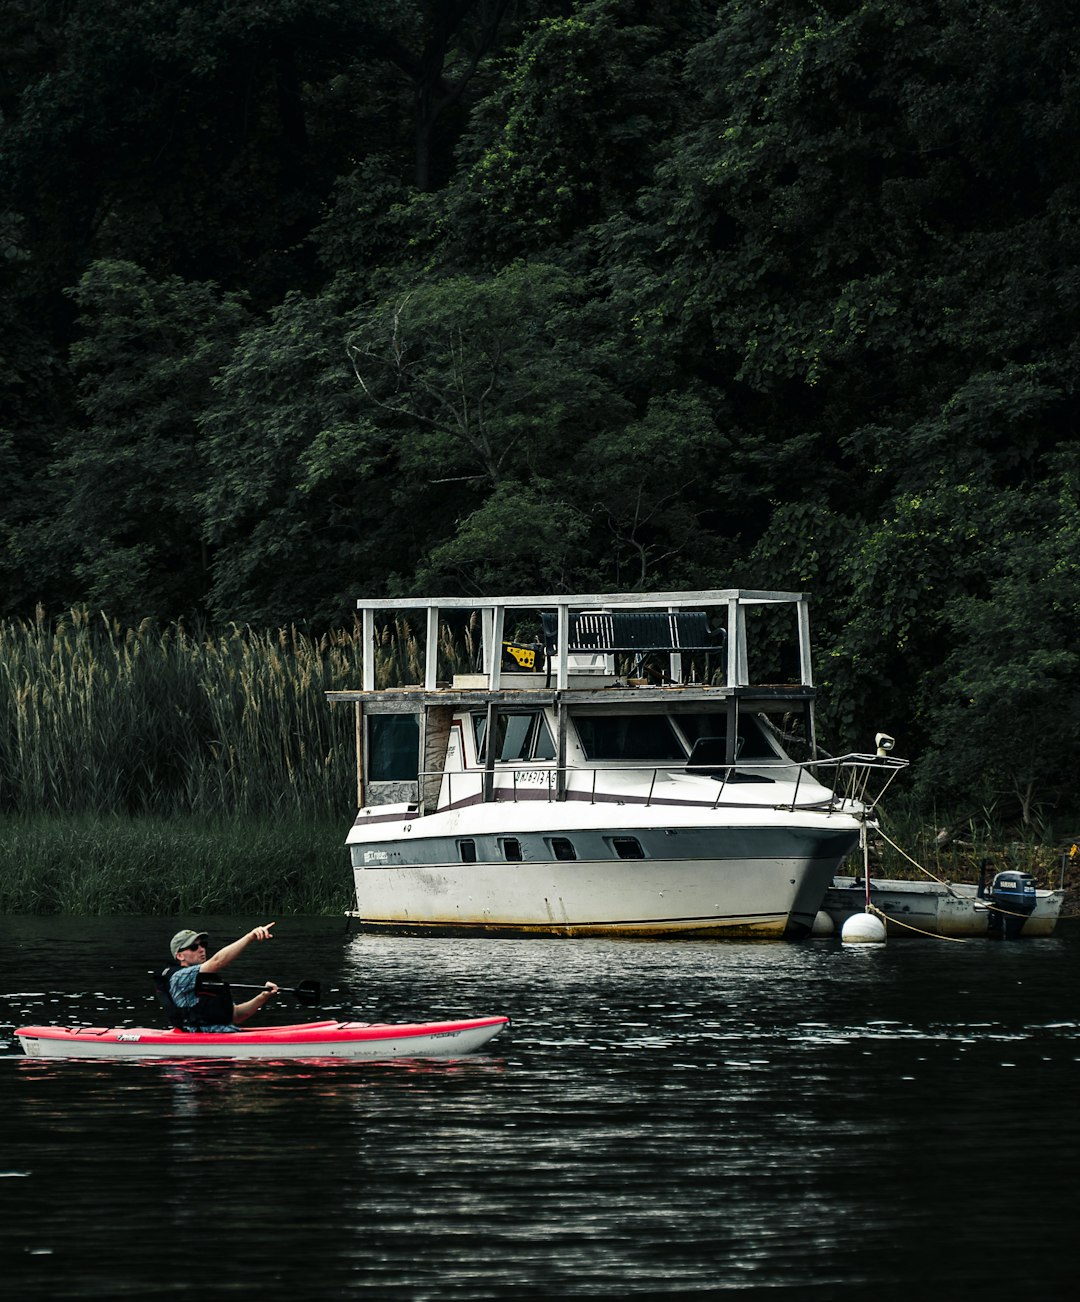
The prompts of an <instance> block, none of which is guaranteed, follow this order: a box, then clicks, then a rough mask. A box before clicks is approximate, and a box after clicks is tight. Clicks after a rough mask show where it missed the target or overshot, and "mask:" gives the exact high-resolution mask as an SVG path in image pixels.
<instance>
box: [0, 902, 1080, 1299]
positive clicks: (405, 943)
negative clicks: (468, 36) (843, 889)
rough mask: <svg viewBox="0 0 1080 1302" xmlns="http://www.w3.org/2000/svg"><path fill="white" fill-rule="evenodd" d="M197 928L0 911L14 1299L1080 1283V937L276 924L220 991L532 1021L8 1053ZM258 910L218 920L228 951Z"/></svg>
mask: <svg viewBox="0 0 1080 1302" xmlns="http://www.w3.org/2000/svg"><path fill="white" fill-rule="evenodd" d="M185 921H187V920H184V919H176V920H170V919H166V920H164V921H162V920H161V919H156V920H154V919H141V918H130V917H126V918H107V919H100V918H94V919H72V918H18V917H7V918H0V1023H6V1024H7V1029H6V1030H3V1031H0V1040H2V1041H4V1044H3V1046H2V1047H0V1138H2V1144H0V1199H2V1200H3V1201H2V1206H0V1213H2V1214H0V1252H2V1261H3V1274H2V1278H3V1282H4V1286H5V1291H6V1294H7V1296H9V1297H11V1298H16V1297H21V1296H23V1295H26V1296H29V1297H32V1298H42V1299H61V1298H134V1297H138V1298H140V1299H142V1298H153V1299H162V1298H165V1299H168V1298H178V1299H179V1298H184V1299H189V1298H191V1299H200V1302H202V1300H205V1299H218V1298H221V1299H228V1298H241V1297H251V1298H260V1299H274V1300H276V1299H286V1298H288V1299H292V1300H295V1302H307V1300H308V1299H331V1298H351V1297H355V1296H367V1297H373V1298H390V1299H392V1298H402V1299H433V1300H434V1299H447V1298H451V1299H453V1298H462V1299H465V1298H468V1299H483V1298H517V1299H522V1302H527V1300H528V1299H531V1298H619V1297H625V1296H632V1295H638V1294H659V1295H664V1296H667V1295H677V1294H699V1295H706V1296H709V1295H714V1296H715V1295H726V1294H729V1293H730V1294H732V1295H734V1296H735V1297H738V1298H757V1297H761V1298H779V1297H791V1298H799V1299H802V1298H808V1299H830V1298H843V1299H849V1298H850V1299H856V1298H858V1299H863V1298H865V1299H901V1298H903V1299H921V1298H933V1299H951V1298H972V1299H974V1298H979V1299H982V1300H983V1302H986V1300H987V1299H1009V1302H1014V1300H1015V1299H1017V1298H1018V1297H1022V1298H1034V1299H1039V1300H1040V1302H1042V1300H1045V1299H1055V1298H1065V1297H1070V1298H1071V1297H1073V1296H1074V1295H1075V1293H1076V1284H1075V1278H1074V1277H1075V1275H1076V1272H1077V1264H1078V1257H1080V1254H1078V1252H1077V1247H1076V1240H1075V1239H1074V1235H1075V1234H1076V1230H1075V1224H1076V1217H1077V1214H1078V1206H1077V1204H1078V1197H1077V1195H1078V1193H1080V1120H1078V1117H1080V1109H1078V1094H1080V1091H1078V1084H1080V932H1078V931H1076V930H1075V929H1074V927H1075V924H1072V923H1068V922H1067V923H1063V924H1062V925H1061V927H1060V929H1059V934H1058V935H1057V936H1055V937H1053V938H1051V939H1046V940H1027V941H1019V942H1013V943H1006V942H994V941H985V940H979V941H967V942H962V943H949V942H945V941H940V940H930V939H913V940H890V941H889V943H888V944H887V945H885V946H874V947H865V946H857V947H853V946H848V947H845V946H843V945H841V944H840V943H839V942H838V941H836V940H827V941H822V940H817V941H811V942H808V943H804V944H802V945H786V944H783V943H776V944H750V943H733V942H719V943H717V942H684V943H650V942H644V943H643V942H605V941H567V940H552V941H547V940H522V941H515V940H485V941H479V940H477V941H469V940H465V941H462V940H445V941H443V940H412V939H392V938H386V937H378V938H368V937H361V936H357V935H355V934H352V935H350V934H348V933H347V932H346V929H345V923H344V920H338V919H327V918H293V919H289V918H285V919H281V920H279V922H278V927H277V932H278V937H277V939H276V940H274V941H273V942H271V943H270V944H265V945H259V946H252V947H251V948H250V949H249V950H248V951H247V952H246V954H245V955H244V956H243V957H242V958H241V959H240V960H239V961H238V962H237V963H236V964H234V965H233V967H232V968H231V969H230V976H231V977H232V979H233V980H235V981H241V980H245V979H246V980H252V981H261V980H263V979H264V978H266V977H270V976H272V977H274V978H275V979H277V980H278V981H280V982H282V983H287V984H295V983H296V982H298V981H301V980H304V979H317V980H320V981H321V982H322V983H323V985H324V990H325V991H327V995H326V999H325V1003H324V1007H325V1008H326V1010H327V1013H328V1015H336V1014H339V1013H340V1014H342V1015H349V1016H359V1017H360V1018H362V1019H363V1020H407V1019H413V1018H418V1017H427V1016H440V1017H441V1016H458V1015H462V1016H465V1015H473V1014H484V1013H493V1012H505V1013H509V1014H510V1015H511V1016H512V1017H513V1019H514V1025H513V1030H512V1032H511V1033H510V1035H508V1036H507V1037H505V1038H503V1039H501V1040H496V1041H495V1042H494V1043H493V1045H492V1046H490V1047H489V1049H488V1051H486V1052H484V1053H482V1054H477V1055H474V1056H472V1057H469V1058H463V1059H461V1060H458V1061H455V1062H429V1063H406V1062H401V1061H399V1062H394V1063H385V1064H379V1063H373V1064H367V1065H363V1064H353V1063H341V1062H335V1063H327V1064H311V1063H303V1062H301V1063H280V1064H271V1063H263V1062H248V1063H237V1064H228V1063H201V1064H200V1063H187V1064H177V1063H133V1062H128V1063H123V1062H117V1063H78V1062H54V1063H50V1062H43V1061H40V1060H34V1059H29V1058H25V1057H23V1056H22V1055H21V1054H20V1053H19V1052H18V1051H17V1048H16V1047H15V1045H14V1044H13V1043H12V1039H11V1033H10V1028H11V1026H17V1025H25V1024H35V1023H48V1022H53V1023H60V1024H77V1023H81V1024H90V1025H121V1024H127V1025H135V1024H140V1023H146V1022H150V1024H156V1023H158V1021H159V1019H158V1018H157V1015H156V1013H155V1009H154V1005H153V1003H152V1001H151V999H150V987H149V982H148V979H147V976H146V972H147V970H148V969H149V968H150V967H152V966H154V965H160V964H162V963H164V962H165V961H166V959H167V953H166V951H167V948H168V940H169V937H170V936H171V934H172V932H173V931H174V930H177V929H178V927H179V926H180V925H181V924H182V923H183V922H185ZM262 921H266V919H262V918H244V919H236V918H234V919H218V918H210V919H207V918H202V919H199V920H197V923H196V925H200V926H202V925H205V926H207V927H208V928H209V929H210V931H211V935H212V938H213V939H214V940H215V941H217V942H224V941H226V940H228V939H231V938H233V937H235V936H236V935H237V934H239V933H240V932H241V931H243V930H246V929H247V928H248V927H249V926H251V925H253V924H254V923H256V922H262ZM283 1002H284V1001H283ZM315 1015H317V1014H313V1013H306V1012H304V1011H303V1010H300V1012H299V1014H297V1012H296V1010H295V1005H293V1007H292V1008H291V1009H286V1008H285V1007H280V1008H278V1009H277V1010H276V1011H275V1012H274V1014H273V1016H272V1017H268V1018H267V1019H265V1020H267V1021H277V1022H284V1021H299V1020H304V1019H305V1017H310V1016H315Z"/></svg>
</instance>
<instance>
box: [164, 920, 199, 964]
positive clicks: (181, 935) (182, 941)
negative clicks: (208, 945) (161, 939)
mask: <svg viewBox="0 0 1080 1302" xmlns="http://www.w3.org/2000/svg"><path fill="white" fill-rule="evenodd" d="M206 935H207V933H206V932H205V931H192V930H191V928H190V927H188V928H186V929H185V930H184V931H178V932H177V933H176V935H175V936H174V937H173V938H172V940H171V941H170V942H169V953H170V954H171V955H172V956H173V957H174V958H175V957H176V955H177V954H178V953H179V952H180V951H181V950H182V949H187V948H188V946H189V945H190V944H191V943H192V942H193V941H196V940H198V939H199V937H200V936H201V937H202V938H203V940H205V939H206Z"/></svg>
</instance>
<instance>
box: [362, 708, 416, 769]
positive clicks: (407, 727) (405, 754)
mask: <svg viewBox="0 0 1080 1302" xmlns="http://www.w3.org/2000/svg"><path fill="white" fill-rule="evenodd" d="M367 730H368V734H367V736H368V754H367V776H368V781H369V782H415V781H416V776H417V773H418V772H419V769H420V758H419V756H420V716H419V715H416V714H369V715H368V716H367Z"/></svg>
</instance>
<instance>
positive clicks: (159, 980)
mask: <svg viewBox="0 0 1080 1302" xmlns="http://www.w3.org/2000/svg"><path fill="white" fill-rule="evenodd" d="M180 966H181V965H180V964H179V963H170V964H169V966H168V967H167V968H163V969H162V971H160V972H155V973H153V978H154V992H155V994H156V995H157V997H158V999H159V1001H160V1003H161V1006H162V1007H163V1008H164V1009H165V1012H166V1013H167V1014H168V1017H169V1021H170V1022H171V1023H172V1024H173V1026H175V1027H177V1028H178V1029H179V1030H181V1031H197V1030H198V1029H199V1028H200V1027H203V1026H231V1025H232V1024H233V1012H234V1008H233V997H232V991H231V990H230V989H229V983H228V982H227V981H219V980H217V979H216V978H215V977H212V976H209V977H204V976H203V974H202V973H201V972H200V973H199V975H198V976H197V977H196V978H195V994H196V997H197V998H198V1003H196V1004H194V1005H193V1006H192V1007H191V1008H180V1007H179V1006H178V1005H177V1004H175V1003H173V997H172V994H171V993H170V989H169V983H170V981H171V980H172V975H173V973H174V972H179V971H180Z"/></svg>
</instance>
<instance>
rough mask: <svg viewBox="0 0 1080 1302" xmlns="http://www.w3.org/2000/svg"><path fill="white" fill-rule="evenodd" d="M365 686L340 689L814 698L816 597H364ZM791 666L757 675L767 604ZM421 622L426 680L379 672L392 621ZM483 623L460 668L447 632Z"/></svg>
mask: <svg viewBox="0 0 1080 1302" xmlns="http://www.w3.org/2000/svg"><path fill="white" fill-rule="evenodd" d="M357 610H358V612H359V615H360V619H361V623H362V631H363V643H362V645H363V655H362V665H361V683H360V686H359V688H358V689H356V690H346V691H335V692H330V693H328V696H329V697H330V699H331V700H332V701H340V702H346V701H348V702H356V703H357V704H366V705H369V706H372V707H374V708H376V709H377V710H378V711H379V712H383V711H388V712H389V711H393V710H394V709H395V708H397V709H415V708H417V707H418V706H425V705H462V706H469V705H490V704H492V703H495V704H498V703H501V702H506V703H510V702H512V703H514V704H517V705H536V706H542V705H550V704H557V703H558V702H559V700H560V698H562V699H569V697H570V696H571V695H572V698H573V700H574V701H575V703H579V704H587V703H588V704H591V703H596V704H600V703H603V704H611V705H615V704H618V703H619V702H623V701H638V702H640V701H641V699H642V696H643V695H644V694H647V695H648V696H649V697H650V698H651V699H653V700H655V701H656V702H657V703H660V702H661V701H663V700H665V699H667V700H675V699H679V700H681V701H683V702H686V703H689V702H690V701H696V700H701V701H704V700H708V699H713V700H715V699H717V698H718V697H719V698H725V697H726V698H736V699H739V700H740V704H751V703H752V702H753V701H760V702H761V703H762V704H765V703H767V702H769V701H776V700H782V701H787V702H792V703H795V702H806V703H809V702H810V701H811V700H812V698H813V696H814V684H813V669H812V664H811V650H810V617H809V606H808V598H807V596H806V595H805V594H803V593H797V592H764V591H752V590H748V589H742V588H734V589H733V588H727V589H716V590H704V591H692V592H647V593H642V592H635V593H588V594H577V595H550V596H523V597H516V596H515V597H483V598H476V597H430V598H384V599H379V600H367V599H361V600H359V601H358V602H357ZM766 611H767V612H769V613H770V614H778V615H780V616H781V618H780V621H779V626H778V625H777V624H776V623H775V622H774V623H771V624H770V630H769V634H770V644H771V645H772V646H773V647H779V646H780V645H781V643H782V644H783V663H782V666H781V668H780V669H779V670H778V668H777V664H776V663H774V664H771V665H768V666H767V670H766V672H764V673H755V672H754V665H753V659H752V656H751V654H750V648H749V646H748V624H749V623H750V622H751V621H753V619H754V618H755V616H756V615H758V614H762V613H764V612H766ZM394 619H397V620H403V619H407V620H409V621H410V622H412V621H415V623H416V625H417V626H418V631H419V632H422V633H423V655H422V659H420V658H419V657H418V659H417V663H418V665H419V667H420V669H421V681H417V682H401V681H382V682H380V681H378V679H379V675H378V674H377V669H376V644H377V634H378V633H380V632H381V628H382V625H380V620H383V621H386V620H394ZM466 621H472V623H473V624H476V625H478V633H479V638H478V645H477V647H476V653H475V656H474V657H473V663H472V664H471V665H470V666H469V667H468V668H467V669H466V670H465V671H462V669H461V667H460V665H458V666H451V667H448V666H447V664H446V663H445V658H444V656H443V640H442V638H441V636H440V630H441V629H443V628H444V627H446V626H450V625H454V624H455V622H456V624H457V626H458V629H459V631H460V629H461V628H462V627H463V626H464V624H465V623H466Z"/></svg>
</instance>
